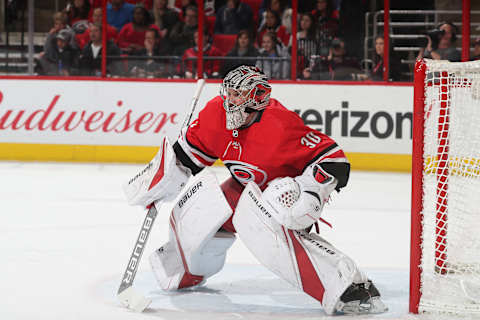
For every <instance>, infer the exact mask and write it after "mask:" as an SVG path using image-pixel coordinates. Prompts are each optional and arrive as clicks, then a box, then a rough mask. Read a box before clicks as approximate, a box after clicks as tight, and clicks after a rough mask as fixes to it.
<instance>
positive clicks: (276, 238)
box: [233, 183, 368, 314]
mask: <svg viewBox="0 0 480 320" xmlns="http://www.w3.org/2000/svg"><path fill="white" fill-rule="evenodd" d="M233 224H234V226H235V229H236V230H237V233H238V235H239V237H240V238H241V239H242V241H243V242H244V244H245V246H246V247H247V248H248V249H249V250H250V251H251V252H252V254H253V255H254V256H255V257H256V258H257V259H258V260H259V262H260V263H262V264H263V265H264V266H265V267H267V268H268V269H270V270H271V271H272V272H274V273H275V274H277V275H278V276H279V277H281V278H282V279H284V280H286V281H287V282H289V283H290V284H292V285H293V286H295V287H297V288H299V289H300V290H303V291H305V292H306V293H307V294H309V295H310V296H312V297H313V298H315V299H317V300H319V301H320V302H321V303H322V306H323V308H324V310H325V312H326V313H327V314H333V313H335V311H336V307H337V303H338V301H340V297H341V295H342V294H343V293H344V292H345V290H346V289H347V288H348V287H349V286H350V285H351V284H352V283H353V282H355V283H362V282H366V281H368V279H367V277H366V276H365V274H363V272H361V271H360V270H359V269H358V267H357V266H356V264H355V262H354V261H353V260H352V259H350V258H349V257H348V256H346V255H345V254H343V253H342V252H340V251H339V250H337V249H336V248H335V247H334V246H332V245H331V244H330V243H328V242H327V241H325V240H324V239H322V238H321V237H320V236H318V235H317V234H309V233H306V232H305V231H296V230H290V229H287V228H285V227H283V226H282V225H280V224H279V223H278V222H277V221H276V220H275V219H274V218H273V214H272V208H271V206H270V205H269V204H268V203H267V202H265V201H264V200H263V199H262V193H261V191H260V189H259V188H258V186H257V185H256V184H254V183H249V184H248V185H247V187H246V188H245V190H244V192H243V193H242V196H241V197H240V200H239V202H238V205H237V208H236V210H235V215H234V217H233Z"/></svg>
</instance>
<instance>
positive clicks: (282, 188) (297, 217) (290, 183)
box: [263, 165, 337, 230]
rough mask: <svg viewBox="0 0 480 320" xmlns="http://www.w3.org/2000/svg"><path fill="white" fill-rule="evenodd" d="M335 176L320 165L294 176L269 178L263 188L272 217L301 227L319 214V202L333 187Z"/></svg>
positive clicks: (300, 228)
mask: <svg viewBox="0 0 480 320" xmlns="http://www.w3.org/2000/svg"><path fill="white" fill-rule="evenodd" d="M336 185H337V180H336V179H335V178H334V177H333V176H331V175H330V174H328V173H327V172H325V171H324V170H323V169H322V168H321V167H320V166H318V165H315V166H313V167H309V168H307V170H306V171H305V172H304V174H302V175H300V176H297V177H295V178H291V177H285V178H278V179H275V180H273V181H271V182H270V183H269V185H268V187H267V188H266V189H265V191H264V192H263V198H264V200H265V201H266V202H267V203H269V204H270V205H271V206H272V208H273V217H274V218H275V220H276V221H277V222H278V223H280V224H281V225H283V226H285V227H286V228H288V229H294V230H302V229H305V228H308V227H309V226H311V225H312V224H314V223H315V222H316V221H317V220H318V219H319V218H320V216H321V213H322V209H323V206H324V205H325V202H326V201H327V200H328V198H329V196H330V193H331V192H332V191H333V190H334V189H335V186H336Z"/></svg>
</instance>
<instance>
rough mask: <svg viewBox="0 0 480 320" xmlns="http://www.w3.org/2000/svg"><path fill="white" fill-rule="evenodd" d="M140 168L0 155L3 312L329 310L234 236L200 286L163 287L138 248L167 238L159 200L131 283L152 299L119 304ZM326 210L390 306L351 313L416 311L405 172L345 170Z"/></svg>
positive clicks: (310, 313)
mask: <svg viewBox="0 0 480 320" xmlns="http://www.w3.org/2000/svg"><path fill="white" fill-rule="evenodd" d="M140 168H141V166H138V165H112V164H105V165H103V164H61V163H20V162H0V194H1V204H0V208H1V209H0V212H1V213H0V253H1V260H0V319H6V320H10V319H15V320H20V319H35V320H37V319H62V320H65V319H68V320H70V319H102V320H109V319H112V320H113V319H114V320H122V319H135V320H136V319H209V320H215V319H331V317H328V316H326V315H325V313H324V312H323V311H322V309H321V307H320V305H319V303H318V302H316V301H315V300H313V299H312V298H310V297H309V296H307V295H305V294H303V293H300V292H297V291H296V290H295V289H292V288H291V287H290V286H289V285H288V284H287V283H285V282H283V281H282V280H279V279H278V278H277V277H276V276H275V275H273V274H272V273H270V272H269V271H268V270H267V269H265V268H264V267H262V266H261V265H259V264H258V263H257V262H256V260H255V258H254V257H253V256H252V255H251V254H250V253H249V252H248V251H247V249H246V248H245V247H244V246H243V244H242V243H241V241H240V240H237V241H236V242H235V244H234V246H233V247H232V248H231V249H230V251H229V254H228V256H227V263H226V266H225V268H224V269H223V270H222V271H221V272H220V273H219V274H217V275H216V276H214V277H212V278H211V279H209V281H208V282H207V284H206V285H205V286H203V287H200V288H198V289H196V290H186V291H181V292H175V293H164V292H162V291H160V290H159V289H158V288H157V287H156V283H155V281H154V279H153V276H152V274H151V272H150V268H149V266H148V262H147V259H146V256H147V255H149V254H150V253H151V252H152V251H153V250H154V249H155V248H157V247H159V246H160V245H161V244H163V242H164V241H165V240H166V239H167V224H166V223H167V218H168V212H165V210H163V211H161V212H160V213H159V216H158V218H157V221H156V223H155V226H154V229H153V231H152V234H151V237H150V239H149V242H148V246H147V248H146V250H145V256H144V258H143V260H142V262H141V265H140V269H139V271H138V273H137V279H136V282H135V284H134V286H135V288H137V289H138V290H139V291H141V292H143V293H144V294H145V295H147V296H148V297H150V298H151V299H153V303H152V305H151V308H150V309H148V310H147V312H145V313H143V314H138V313H134V312H132V311H129V310H127V309H124V308H122V307H121V306H120V305H119V303H118V302H117V300H116V296H115V295H116V291H117V289H118V285H119V283H120V278H121V276H122V274H123V271H124V269H125V267H126V264H127V260H128V258H129V256H130V253H131V250H132V248H133V245H134V242H135V240H136V237H137V235H138V232H139V228H140V225H141V223H142V222H143V218H144V214H145V211H144V210H143V209H141V208H138V207H130V206H128V205H127V204H126V202H125V200H124V198H123V194H122V192H121V183H123V182H124V181H125V180H126V179H128V178H130V177H131V176H132V175H134V174H135V173H136V172H137V171H138V170H139V169H140ZM215 172H216V173H217V174H218V176H219V179H220V180H223V179H225V178H226V177H227V174H228V173H227V172H226V170H225V169H224V168H216V169H215ZM324 218H325V219H326V220H327V221H329V222H330V223H332V224H333V229H329V228H328V226H326V225H323V226H321V231H320V233H321V234H322V235H323V236H324V237H325V238H326V239H328V240H329V241H331V242H332V243H333V244H335V245H336V246H337V247H338V248H339V249H341V250H343V251H344V252H346V253H348V254H349V255H350V256H351V257H352V258H354V259H355V260H356V261H357V263H358V264H359V265H360V266H361V267H362V268H364V269H365V270H366V272H367V274H368V275H369V276H370V277H371V278H372V279H373V280H374V281H375V283H376V284H377V286H378V288H379V289H380V291H381V293H382V295H383V298H384V300H385V302H386V303H387V305H388V306H389V308H390V310H389V311H388V312H387V313H385V314H381V315H376V316H362V317H358V319H416V317H414V316H412V315H409V314H408V286H409V284H408V281H409V280H408V268H409V244H410V238H409V232H410V175H409V174H402V173H372V172H359V171H353V172H352V174H351V177H350V183H349V185H348V187H347V188H345V189H344V190H343V191H342V192H341V193H340V194H338V195H336V196H334V198H333V201H332V203H331V204H330V205H329V206H328V207H327V208H326V210H325V215H324ZM337 318H345V316H340V317H339V316H337ZM348 319H351V317H348ZM352 319H353V318H352Z"/></svg>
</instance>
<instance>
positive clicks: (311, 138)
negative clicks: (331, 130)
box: [300, 131, 322, 149]
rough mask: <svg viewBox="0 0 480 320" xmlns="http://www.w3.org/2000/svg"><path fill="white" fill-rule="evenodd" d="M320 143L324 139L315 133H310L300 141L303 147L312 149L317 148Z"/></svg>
mask: <svg viewBox="0 0 480 320" xmlns="http://www.w3.org/2000/svg"><path fill="white" fill-rule="evenodd" d="M320 141H322V139H321V138H320V137H319V136H317V135H316V134H315V132H314V131H310V132H309V133H307V134H306V135H305V136H304V137H302V138H301V139H300V142H301V143H302V145H304V146H306V147H309V148H310V149H313V148H315V147H316V146H317V144H318V143H319V142H320Z"/></svg>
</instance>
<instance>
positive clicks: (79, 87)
mask: <svg viewBox="0 0 480 320" xmlns="http://www.w3.org/2000/svg"><path fill="white" fill-rule="evenodd" d="M192 90H193V84H192V83H172V82H120V81H118V82H117V81H115V82H113V81H112V82H110V81H48V80H47V81H44V80H38V81H36V80H22V81H19V80H2V81H0V132H1V134H0V142H4V143H40V144H42V143H46V144H79V145H136V146H138V145H142V146H155V145H157V144H158V143H159V141H160V136H161V135H163V134H166V135H168V136H170V137H171V138H174V136H175V135H176V134H178V129H179V128H180V126H181V123H182V121H183V117H184V116H185V112H186V109H188V104H189V102H190V99H191V98H189V95H190V92H192Z"/></svg>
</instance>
